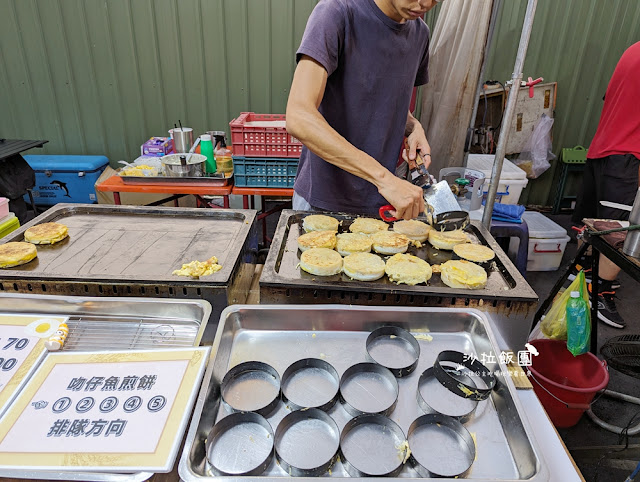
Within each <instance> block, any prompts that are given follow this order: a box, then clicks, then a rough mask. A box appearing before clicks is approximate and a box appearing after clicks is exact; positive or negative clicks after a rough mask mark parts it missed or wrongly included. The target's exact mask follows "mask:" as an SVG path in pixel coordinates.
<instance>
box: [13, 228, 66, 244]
mask: <svg viewBox="0 0 640 482" xmlns="http://www.w3.org/2000/svg"><path fill="white" fill-rule="evenodd" d="M67 236H69V230H68V229H67V227H66V226H65V225H64V224H60V223H42V224H38V225H36V226H32V227H30V228H29V229H27V230H26V231H25V232H24V240H25V241H27V242H29V243H32V244H54V243H57V242H58V241H62V240H63V239H64V238H66V237H67Z"/></svg>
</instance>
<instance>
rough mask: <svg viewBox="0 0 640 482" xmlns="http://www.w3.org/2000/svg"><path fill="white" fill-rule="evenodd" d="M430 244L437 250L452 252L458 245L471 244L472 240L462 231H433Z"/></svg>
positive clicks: (430, 234) (430, 235)
mask: <svg viewBox="0 0 640 482" xmlns="http://www.w3.org/2000/svg"><path fill="white" fill-rule="evenodd" d="M429 242H430V243H431V244H432V245H433V246H434V247H435V248H438V249H448V250H452V249H453V247H454V246H456V245H458V244H463V243H469V242H470V239H469V236H467V233H465V232H464V231H463V230H461V229H454V230H453V231H438V230H437V229H432V230H431V231H429Z"/></svg>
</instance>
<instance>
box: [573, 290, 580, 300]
mask: <svg viewBox="0 0 640 482" xmlns="http://www.w3.org/2000/svg"><path fill="white" fill-rule="evenodd" d="M571 297H572V298H580V292H579V291H572V292H571Z"/></svg>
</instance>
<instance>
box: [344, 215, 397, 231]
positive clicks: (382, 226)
mask: <svg viewBox="0 0 640 482" xmlns="http://www.w3.org/2000/svg"><path fill="white" fill-rule="evenodd" d="M388 229H389V225H388V224H387V223H385V222H384V221H381V220H379V219H373V218H357V219H356V220H355V221H354V222H353V223H351V226H349V231H351V232H352V233H364V234H373V233H377V232H378V231H387V230H388Z"/></svg>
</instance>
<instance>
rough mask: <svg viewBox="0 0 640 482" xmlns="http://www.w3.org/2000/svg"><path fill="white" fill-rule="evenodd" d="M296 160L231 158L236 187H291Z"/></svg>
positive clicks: (294, 177)
mask: <svg viewBox="0 0 640 482" xmlns="http://www.w3.org/2000/svg"><path fill="white" fill-rule="evenodd" d="M297 172H298V159H276V158H246V157H240V156H233V177H234V178H235V181H234V182H235V185H236V186H238V187H293V183H294V181H295V179H296V173H297Z"/></svg>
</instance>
